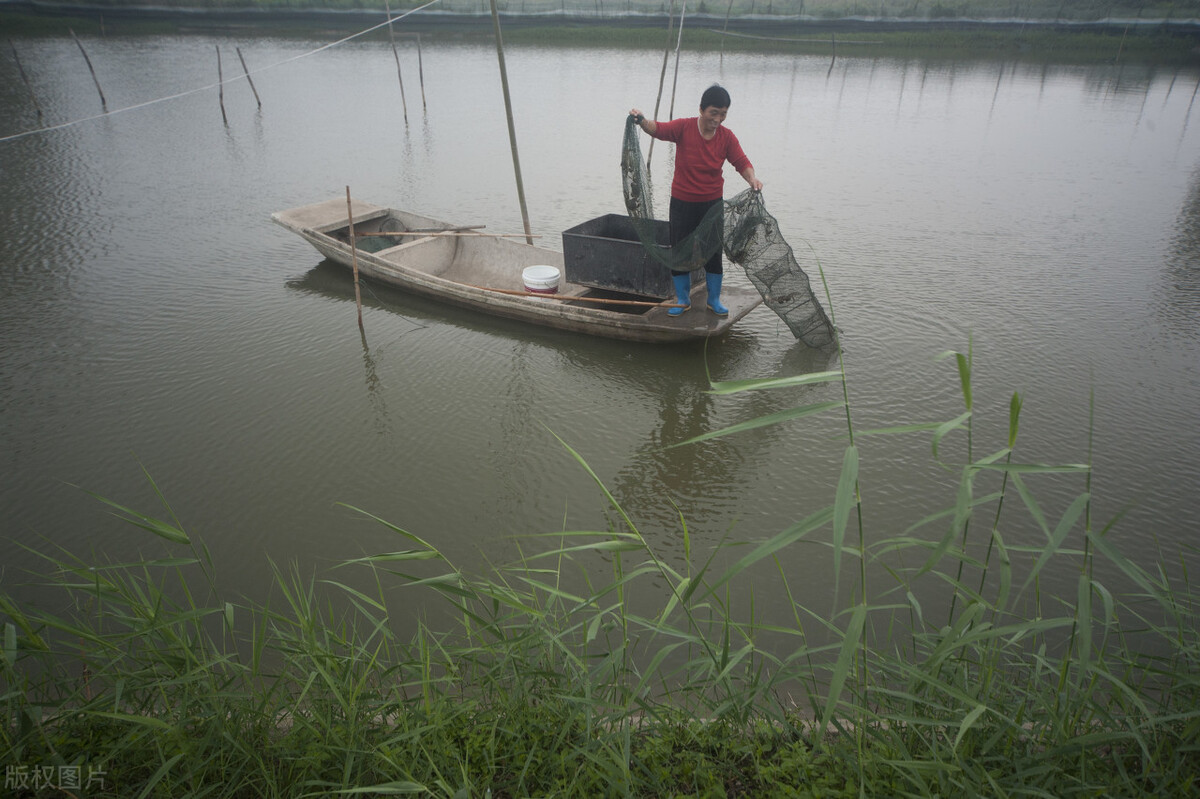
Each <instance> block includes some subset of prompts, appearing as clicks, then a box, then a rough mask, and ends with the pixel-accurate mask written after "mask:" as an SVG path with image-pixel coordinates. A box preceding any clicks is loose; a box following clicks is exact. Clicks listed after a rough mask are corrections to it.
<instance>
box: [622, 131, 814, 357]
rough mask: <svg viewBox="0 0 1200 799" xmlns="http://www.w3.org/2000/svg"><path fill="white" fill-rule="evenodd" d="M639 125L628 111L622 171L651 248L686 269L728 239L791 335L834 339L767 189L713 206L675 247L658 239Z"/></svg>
mask: <svg viewBox="0 0 1200 799" xmlns="http://www.w3.org/2000/svg"><path fill="white" fill-rule="evenodd" d="M639 130H640V129H639V128H638V126H637V123H636V120H634V118H633V117H629V119H628V120H627V121H626V123H625V146H624V147H623V148H622V150H621V177H622V182H623V184H624V189H625V208H626V210H627V211H628V212H629V217H630V219H631V220H632V222H633V227H634V229H635V230H636V231H637V234H638V238H639V239H641V242H642V246H643V247H645V248H646V251H647V252H648V253H650V255H651V256H653V257H654V258H655V260H657V261H659V262H660V263H662V264H663V266H665V267H668V268H670V269H674V270H676V271H683V270H688V269H689V268H696V269H698V268H700V266H701V265H702V264H703V263H704V262H705V261H707V260H708V259H709V258H710V257H711V256H712V254H713V253H714V252H716V251H717V248H719V247H721V246H722V245H724V250H725V257H726V258H728V259H729V260H730V261H732V262H733V263H736V264H738V265H740V266H741V267H742V268H743V269H745V270H746V275H747V277H749V278H750V282H751V283H753V284H754V287H755V288H756V289H758V292H759V294H761V295H762V296H763V301H764V302H765V303H766V305H767V307H768V308H770V309H771V310H772V311H774V312H775V313H777V314H779V317H780V318H781V319H782V320H783V321H784V323H785V324H786V325H787V326H788V329H790V330H791V331H792V335H794V336H795V337H796V338H798V339H800V340H801V341H803V342H804V343H805V344H807V345H808V346H810V347H815V348H819V347H824V346H826V345H827V344H829V343H831V342H832V341H833V340H834V331H833V324H832V323H831V322H830V321H829V317H828V316H826V314H825V309H824V308H822V307H821V303H820V302H818V301H817V297H816V295H815V294H814V293H813V290H812V284H811V282H810V281H809V279H808V275H806V274H805V273H804V270H803V269H801V268H800V264H799V263H797V261H796V255H795V253H794V252H793V251H792V248H791V246H790V245H789V244H788V243H787V242H786V241H785V240H784V238H783V234H781V233H780V232H779V223H778V222H777V221H776V220H775V217H774V216H772V215H771V214H770V212H769V211H767V208H766V205H765V204H764V203H763V198H762V192H757V191H751V190H750V189H747V190H746V191H743V192H742V193H741V194H738V195H736V196H734V197H732V198H731V199H728V200H726V201H725V202H724V203H722V204H718V205H716V206H714V207H713V210H712V211H710V212H709V213H708V215H707V216H705V217H704V219H703V220H702V221H701V223H700V225H699V227H697V228H696V230H695V231H694V232H693V233H692V234H691V235H689V236H688V237H687V238H686V239H684V240H683V241H681V242H680V243H679V244H677V245H676V246H675V247H663V246H661V245H659V244H658V243H657V240H656V237H655V224H654V208H653V203H652V201H651V198H650V182H649V180H648V176H647V174H646V162H645V160H644V159H643V158H642V146H641V142H640V141H639V139H638V131H639ZM722 206H723V207H722Z"/></svg>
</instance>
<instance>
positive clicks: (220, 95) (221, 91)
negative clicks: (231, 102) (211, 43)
mask: <svg viewBox="0 0 1200 799" xmlns="http://www.w3.org/2000/svg"><path fill="white" fill-rule="evenodd" d="M217 100H218V101H220V103H221V121H222V122H224V123H225V127H229V117H227V116H225V78H224V77H223V76H222V75H221V45H219V44H218V45H217Z"/></svg>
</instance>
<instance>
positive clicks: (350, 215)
mask: <svg viewBox="0 0 1200 799" xmlns="http://www.w3.org/2000/svg"><path fill="white" fill-rule="evenodd" d="M346 220H347V225H348V226H349V230H350V262H351V263H352V264H353V266H354V305H355V307H357V308H358V329H359V330H363V320H362V291H361V290H360V289H359V287H358V248H357V246H355V244H354V209H353V208H351V206H350V187H349V186H347V187H346ZM365 335H366V334H365V332H364V336H365Z"/></svg>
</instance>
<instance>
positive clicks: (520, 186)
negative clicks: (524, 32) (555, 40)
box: [491, 0, 533, 244]
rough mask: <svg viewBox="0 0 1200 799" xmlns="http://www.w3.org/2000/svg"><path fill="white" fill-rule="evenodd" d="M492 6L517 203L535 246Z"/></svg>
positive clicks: (528, 240) (493, 0) (497, 16)
mask: <svg viewBox="0 0 1200 799" xmlns="http://www.w3.org/2000/svg"><path fill="white" fill-rule="evenodd" d="M491 4H492V27H494V28H495V29H496V58H497V60H498V61H499V62H500V87H501V88H502V89H503V90H504V112H505V115H506V116H507V117H508V141H509V144H510V145H511V147H512V159H513V171H514V172H515V173H516V177H517V201H518V202H519V203H520V204H521V221H522V222H523V223H524V224H525V241H526V243H527V244H533V233H532V231H531V230H530V228H529V210H528V209H527V208H526V207H525V183H524V182H523V181H522V180H521V158H520V156H518V155H517V129H516V127H514V126H513V113H512V98H511V97H510V96H509V93H508V70H507V69H505V67H504V39H503V38H502V37H501V36H500V12H499V11H498V10H496V0H491Z"/></svg>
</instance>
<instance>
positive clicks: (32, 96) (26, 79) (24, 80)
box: [8, 39, 43, 122]
mask: <svg viewBox="0 0 1200 799" xmlns="http://www.w3.org/2000/svg"><path fill="white" fill-rule="evenodd" d="M8 46H9V49H11V50H12V54H13V61H16V62H17V72H19V73H21V82H22V83H24V84H25V88H26V89H28V90H29V99H31V100H33V107H34V108H36V109H37V115H38V121H39V122H41V121H42V119H43V115H42V106H41V104H40V103H39V102H38V99H37V95H36V94H34V93H33V86H31V85H30V83H29V76H28V75H26V74H25V67H23V66H21V57H20V56H18V55H17V46H16V45H15V44H13V41H12V39H9V40H8Z"/></svg>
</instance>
